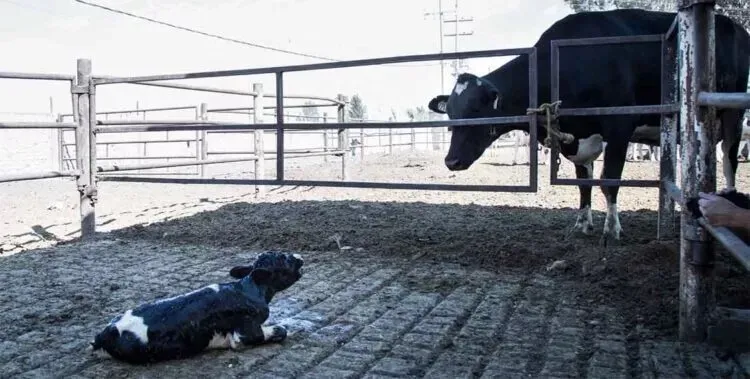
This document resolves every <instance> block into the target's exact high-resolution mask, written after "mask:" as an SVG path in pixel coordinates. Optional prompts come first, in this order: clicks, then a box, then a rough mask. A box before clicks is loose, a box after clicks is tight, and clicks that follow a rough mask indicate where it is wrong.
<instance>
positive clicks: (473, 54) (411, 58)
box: [94, 47, 535, 84]
mask: <svg viewBox="0 0 750 379" xmlns="http://www.w3.org/2000/svg"><path fill="white" fill-rule="evenodd" d="M534 50H535V49H534V48H533V47H531V48H520V49H498V50H479V51H466V52H457V53H440V54H422V55H402V56H394V57H384V58H369V59H358V60H351V61H342V62H327V63H313V64H306V65H293V66H277V67H264V68H248V69H239V70H223V71H205V72H191V73H183V74H166V75H148V76H135V77H129V78H101V77H100V78H94V83H96V84H114V83H142V82H150V81H158V80H179V79H198V78H216V77H227V76H244V75H260V74H275V73H279V72H295V71H312V70H328V69H336V68H347V67H359V66H375V65H383V64H391V63H408V62H424V61H437V60H441V59H442V60H446V59H447V60H451V59H469V58H487V57H497V56H510V55H522V54H530V53H531V52H532V51H534Z"/></svg>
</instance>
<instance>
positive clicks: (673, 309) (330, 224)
mask: <svg viewBox="0 0 750 379" xmlns="http://www.w3.org/2000/svg"><path fill="white" fill-rule="evenodd" d="M442 154H443V152H419V153H408V152H407V153H401V154H399V155H397V156H382V155H369V156H366V157H365V159H364V161H360V159H359V157H357V158H355V160H354V161H353V162H351V164H350V170H351V171H350V180H369V181H384V182H386V181H388V182H429V183H436V182H437V183H461V184H488V183H493V184H516V185H518V184H525V183H527V180H528V179H527V178H528V166H527V165H524V164H520V165H510V164H509V162H510V158H509V156H508V154H496V155H493V156H486V157H484V158H482V159H481V160H480V161H479V162H477V163H476V164H475V165H474V166H473V167H472V168H471V169H469V170H468V171H465V172H456V173H453V172H449V171H448V170H447V169H445V168H444V166H443V165H442ZM339 162H340V161H339V160H334V161H332V162H329V163H327V164H315V165H302V166H295V163H292V162H290V163H289V165H288V166H287V167H288V168H289V169H288V172H287V173H286V174H285V176H286V177H287V178H289V179H337V178H338V177H339V174H340V163H339ZM234 169H235V170H237V172H239V171H241V170H242V168H234ZM600 169H601V162H597V166H596V167H595V170H596V171H597V172H598V171H599V170H600ZM561 170H562V172H563V175H562V176H565V177H572V172H573V170H572V166H571V165H570V164H569V163H568V162H566V161H563V165H562V168H561ZM548 171H549V166H548V165H546V166H540V174H539V180H540V190H539V192H538V193H531V194H527V193H489V192H458V191H455V192H448V191H406V190H398V191H396V190H377V189H345V188H344V189H337V188H323V187H319V188H312V187H294V188H286V187H285V188H275V187H269V188H267V189H268V193H267V194H266V195H264V196H262V197H260V198H255V196H254V195H253V187H252V186H218V185H169V184H139V183H115V182H102V183H100V189H99V192H100V195H99V200H100V201H99V203H98V204H97V216H98V225H100V226H99V230H100V231H108V232H111V237H115V238H119V239H124V240H133V241H144V242H149V243H154V244H160V243H165V244H178V245H179V244H182V245H186V246H187V245H191V246H193V245H201V246H209V247H211V246H213V247H216V248H222V249H240V250H248V251H250V250H263V249H286V250H294V251H339V254H341V255H342V256H346V255H347V254H356V256H372V257H384V258H399V259H400V258H403V259H407V258H410V257H414V256H416V255H421V257H422V259H423V260H424V262H431V263H432V264H434V266H433V267H436V269H438V268H439V267H440V264H443V265H458V267H464V268H479V269H482V270H487V271H490V272H493V273H495V274H499V275H500V274H507V275H541V276H544V277H546V278H550V279H554V280H562V281H564V282H566V283H571V285H570V286H567V287H566V288H567V289H566V290H567V291H571V292H572V293H569V294H568V295H570V296H572V297H574V298H575V299H576V301H577V302H580V303H582V304H589V305H590V306H594V307H606V308H608V309H613V310H616V312H617V313H618V316H619V317H623V319H624V320H625V323H626V324H627V325H629V328H638V329H639V330H640V329H643V330H647V331H648V333H650V334H652V335H653V337H658V338H668V339H674V338H675V337H676V333H677V313H678V292H677V289H678V284H679V270H678V268H679V245H678V238H677V234H676V233H677V232H675V231H672V233H671V234H670V235H668V236H666V237H664V238H663V239H662V240H660V241H657V240H656V223H657V214H656V211H655V210H656V208H657V204H658V200H657V193H658V192H657V190H656V189H650V188H649V189H645V188H621V189H620V196H619V201H618V207H619V210H620V220H621V223H622V228H623V238H622V240H621V241H619V242H618V243H614V244H610V245H608V246H607V247H603V246H601V245H600V243H599V242H600V241H599V237H600V234H601V229H602V227H603V222H604V212H603V211H604V208H605V207H604V198H603V195H602V194H601V192H600V191H599V190H598V189H594V191H593V192H594V199H593V204H594V205H593V207H594V210H595V211H594V225H595V233H594V235H592V236H583V235H580V234H571V233H570V230H571V227H572V226H573V224H574V223H575V219H576V214H577V212H576V209H577V207H578V201H579V200H578V189H577V188H576V187H572V186H555V187H552V186H550V185H549V172H548ZM719 172H720V171H719ZM657 173H658V162H628V163H627V164H626V168H625V172H624V177H625V178H629V179H656V178H657ZM268 175H269V176H272V175H274V173H273V170H272V168H269V171H268ZM230 176H231V177H249V176H248V175H247V174H241V173H238V174H233V175H230ZM737 179H738V184H737V187H738V188H739V189H740V190H744V191H750V166H749V165H748V163H741V165H740V169H739V172H738V174H737ZM722 184H723V179H722V178H719V185H720V186H721V185H722ZM0 194H4V196H3V197H2V198H0V209H3V217H2V220H0V223H3V224H4V226H5V227H3V228H2V229H3V230H4V232H2V234H4V235H3V236H0V245H3V247H4V249H5V252H4V254H3V255H12V254H17V253H18V252H19V251H20V250H22V249H30V248H38V247H43V246H49V245H50V244H52V243H55V242H56V241H57V240H63V241H64V240H68V239H70V238H72V237H74V236H75V234H76V231H77V219H78V216H77V193H76V192H75V190H74V184H73V183H72V182H69V181H61V180H46V181H40V182H24V183H11V184H5V185H0ZM188 216H189V217H188ZM63 243H64V242H63ZM556 261H557V263H556V264H554V265H553V263H554V262H556ZM0 262H2V260H0ZM716 277H717V291H716V296H717V300H718V302H719V304H720V305H727V306H732V307H740V308H750V275H748V274H747V273H746V272H744V271H743V269H742V268H741V267H739V265H737V264H736V263H735V262H734V261H733V260H732V259H731V257H729V256H727V255H726V254H725V253H724V252H722V251H721V249H719V252H718V262H717V266H716ZM431 285H433V286H436V287H435V288H433V290H439V287H440V284H439V282H438V284H435V283H434V282H433V283H432V284H431Z"/></svg>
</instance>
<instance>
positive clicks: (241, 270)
mask: <svg viewBox="0 0 750 379" xmlns="http://www.w3.org/2000/svg"><path fill="white" fill-rule="evenodd" d="M251 271H253V266H235V267H232V269H231V270H229V276H231V277H233V278H236V279H242V278H244V277H246V276H248V275H250V272H251Z"/></svg>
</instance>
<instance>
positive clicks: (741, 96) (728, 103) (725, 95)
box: [698, 91, 750, 109]
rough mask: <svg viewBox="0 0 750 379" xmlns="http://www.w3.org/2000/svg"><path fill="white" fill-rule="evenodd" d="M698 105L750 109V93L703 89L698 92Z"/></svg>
mask: <svg viewBox="0 0 750 379" xmlns="http://www.w3.org/2000/svg"><path fill="white" fill-rule="evenodd" d="M698 105H703V106H708V107H719V108H729V109H749V108H750V93H747V92H705V91H702V92H700V93H698Z"/></svg>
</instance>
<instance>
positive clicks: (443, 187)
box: [101, 176, 534, 192]
mask: <svg viewBox="0 0 750 379" xmlns="http://www.w3.org/2000/svg"><path fill="white" fill-rule="evenodd" d="M101 180H102V181H111V182H136V183H139V182H140V183H174V184H232V185H276V186H312V187H339V188H379V189H402V190H431V191H477V192H534V191H533V190H532V188H531V187H530V186H503V185H464V184H429V183H382V182H344V181H333V180H286V179H285V180H276V179H266V180H253V179H198V178H184V179H183V178H134V177H128V176H107V177H102V178H101Z"/></svg>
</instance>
